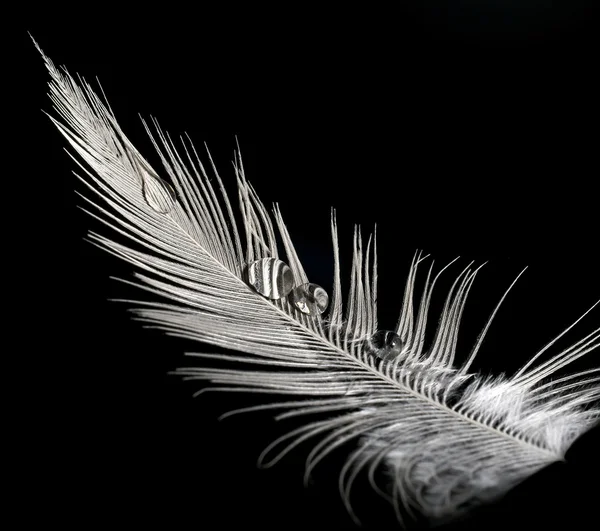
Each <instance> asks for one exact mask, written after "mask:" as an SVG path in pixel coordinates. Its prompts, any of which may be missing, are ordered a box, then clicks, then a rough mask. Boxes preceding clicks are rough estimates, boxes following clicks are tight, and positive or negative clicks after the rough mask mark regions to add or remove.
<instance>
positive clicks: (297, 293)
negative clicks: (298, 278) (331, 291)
mask: <svg viewBox="0 0 600 531" xmlns="http://www.w3.org/2000/svg"><path fill="white" fill-rule="evenodd" d="M292 303H293V304H294V306H295V307H296V308H297V309H298V310H300V311H301V312H302V313H305V314H307V315H318V314H321V313H323V312H324V311H325V310H326V309H327V306H328V305H329V295H327V292H326V291H325V290H324V289H323V288H322V287H321V286H319V285H317V284H310V283H309V284H302V285H301V286H298V287H297V288H294V290H293V291H292Z"/></svg>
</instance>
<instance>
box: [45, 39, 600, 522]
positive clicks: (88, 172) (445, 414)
mask: <svg viewBox="0 0 600 531" xmlns="http://www.w3.org/2000/svg"><path fill="white" fill-rule="evenodd" d="M40 52H41V50H40ZM44 60H45V61H46V65H47V67H48V69H49V71H50V74H51V76H52V82H51V83H50V96H51V99H52V101H53V103H54V108H55V110H56V113H57V115H58V116H57V117H51V118H52V121H53V122H54V124H55V125H56V126H57V127H58V129H59V130H60V132H61V133H62V134H63V135H64V137H65V138H66V139H67V141H68V142H69V144H70V146H71V148H72V150H73V151H74V152H75V153H77V155H78V156H79V158H80V160H81V161H83V163H85V165H82V164H80V163H79V162H78V164H79V166H80V168H81V172H82V173H81V174H80V175H78V176H79V177H80V179H81V181H82V182H83V183H85V184H86V185H87V186H88V187H89V188H90V189H91V190H92V191H93V192H94V193H96V194H97V196H98V198H99V199H100V200H101V201H98V202H95V201H90V200H89V199H86V201H88V202H89V203H90V205H91V206H92V207H93V208H94V212H90V214H91V215H93V216H96V217H97V218H98V219H100V220H101V221H103V222H104V223H105V224H106V225H107V226H109V227H111V228H112V229H113V230H115V231H117V232H118V233H120V234H122V235H124V236H126V237H127V238H129V239H130V241H131V243H132V245H131V246H126V245H123V244H120V243H117V242H116V241H113V240H111V239H110V238H108V237H105V236H103V235H100V234H91V236H90V237H91V239H92V240H93V241H94V242H95V243H96V244H97V245H99V246H100V247H102V248H104V249H106V250H108V251H109V252H111V253H113V254H115V255H117V256H119V257H120V258H122V259H124V260H126V261H128V262H130V263H132V264H134V265H135V266H136V267H138V268H139V270H140V271H141V272H140V273H137V274H136V278H137V279H138V282H137V283H136V284H137V285H139V286H140V287H142V288H144V289H146V290H147V291H150V292H152V293H155V294H156V295H159V296H161V297H162V299H163V300H164V301H165V302H153V303H145V304H144V306H145V307H144V308H143V309H141V310H139V312H138V315H139V318H140V319H141V320H142V321H145V322H147V323H150V324H152V325H154V326H156V327H159V328H160V329H162V330H164V331H165V332H167V333H168V334H171V335H175V336H180V337H184V338H188V339H192V340H196V341H200V342H204V343H210V344H212V345H218V346H222V347H226V348H228V349H232V350H236V351H239V353H238V354H200V353H198V354H193V355H192V356H194V357H195V358H197V359H202V358H206V359H208V358H218V359H219V360H221V361H223V362H234V363H236V362H244V363H245V364H255V365H256V369H255V370H247V369H236V368H235V367H233V368H232V367H231V366H230V365H229V363H224V364H223V366H222V367H219V368H205V367H202V366H201V365H200V366H192V367H188V368H182V369H180V370H179V371H178V373H179V374H180V375H181V376H182V377H185V378H187V379H192V380H196V379H197V380H204V381H205V380H208V381H210V382H212V383H213V384H214V388H215V389H219V390H224V391H238V390H245V391H251V392H255V393H265V394H270V393H273V394H281V393H286V394H289V395H297V397H298V398H297V399H295V400H292V401H289V402H284V403H282V402H278V403H275V404H265V405H264V406H259V407H255V408H246V409H245V410H239V411H237V412H241V411H249V410H256V409H271V408H272V409H282V410H284V411H285V412H284V413H282V414H281V415H280V416H281V417H285V416H288V417H289V416H299V415H307V414H312V413H331V414H332V415H331V416H329V417H327V418H324V419H323V418H321V419H320V420H316V421H312V422H307V423H306V424H305V425H303V426H302V427H300V428H298V429H296V430H295V431H293V432H292V433H289V434H287V435H286V436H284V437H281V438H279V439H278V440H276V441H275V442H273V443H272V444H271V445H270V446H269V447H268V448H267V449H266V450H265V452H263V454H262V455H261V461H262V463H263V464H264V465H265V466H270V465H272V464H274V463H276V462H277V461H278V460H280V459H281V458H282V457H283V456H284V455H285V454H286V453H287V452H289V451H290V450H291V449H292V448H294V447H295V446H296V445H298V444H300V442H302V441H304V440H307V439H309V438H312V437H319V438H320V440H319V441H318V442H316V444H315V446H314V447H313V449H312V451H311V452H310V454H309V457H308V460H307V468H306V477H308V475H309V474H310V472H311V471H312V469H313V468H314V467H315V466H316V465H317V464H318V463H319V462H320V461H321V460H322V459H323V458H324V457H326V456H327V455H328V454H329V453H330V452H331V451H332V450H334V449H335V448H336V447H338V446H341V445H342V444H343V443H344V442H346V441H348V440H352V439H354V440H357V446H356V450H355V451H354V452H353V453H352V454H351V455H350V456H349V458H348V461H347V464H346V465H345V466H344V467H343V469H342V471H341V474H340V479H339V487H340V491H341V493H342V495H343V499H344V502H345V504H346V506H347V507H348V510H349V511H351V510H352V509H351V506H350V490H351V487H352V484H353V482H354V481H355V479H356V477H357V475H358V473H359V472H361V471H365V470H366V471H367V472H368V474H369V478H370V480H371V483H372V484H373V487H374V488H375V489H376V490H377V491H378V492H381V494H382V495H383V496H385V497H387V498H388V499H389V500H390V501H391V502H392V503H393V505H394V507H395V510H396V513H397V515H398V518H399V519H402V518H403V516H405V515H406V514H411V513H413V512H415V510H416V511H417V512H420V513H422V514H424V515H425V516H427V517H428V518H430V519H431V520H433V521H436V520H440V519H446V518H449V517H454V516H456V515H458V514H460V513H462V512H463V511H465V510H466V509H468V508H470V507H471V506H473V505H476V504H479V503H482V502H486V501H489V500H492V499H494V498H497V497H498V496H500V495H502V494H503V493H505V492H506V491H507V490H508V489H510V488H511V487H512V486H514V485H515V484H517V483H519V482H520V481H522V480H523V479H525V478H526V477H528V476H529V475H531V474H533V473H534V472H536V471H537V470H539V469H541V468H542V467H545V466H547V465H548V464H550V463H552V462H555V461H559V460H562V459H563V457H564V455H565V452H566V451H567V449H568V448H569V447H570V445H571V444H572V443H573V441H574V440H575V439H576V438H577V437H579V436H580V435H581V434H582V433H584V432H585V431H587V430H588V429H590V427H592V426H593V425H594V424H595V423H596V422H597V421H598V418H599V416H600V408H599V407H598V400H599V399H600V386H598V382H599V381H600V376H599V372H600V369H591V370H585V371H582V372H579V373H576V374H572V375H568V376H560V377H557V376H555V375H556V373H557V371H559V370H562V369H564V367H565V366H567V365H568V364H569V363H571V362H573V361H575V360H576V359H578V358H580V357H581V356H584V355H585V354H587V353H589V352H591V351H592V350H593V349H595V348H597V347H598V346H599V345H600V328H598V329H596V330H594V331H593V332H592V333H590V334H589V335H587V336H586V337H584V338H583V339H582V340H580V341H578V342H577V343H575V344H574V345H573V346H571V347H569V348H567V349H566V350H563V351H562V352H559V353H556V354H554V355H552V356H551V357H550V358H549V359H546V358H542V355H543V354H545V353H546V351H547V350H548V349H549V348H550V347H552V346H553V345H554V342H555V341H556V340H554V341H552V342H550V343H549V344H548V345H547V346H546V347H544V348H543V349H542V350H541V351H540V352H538V353H537V354H536V355H535V356H533V358H532V359H531V361H530V362H529V363H527V364H526V365H525V366H524V367H523V368H521V369H520V370H519V371H518V372H517V373H516V374H515V375H514V376H512V377H505V376H503V377H498V378H484V377H482V376H480V375H477V374H473V373H470V372H469V369H470V366H471V364H472V362H473V360H474V358H475V356H476V355H477V353H478V351H479V348H480V346H481V344H482V341H483V338H484V336H485V334H486V332H487V329H488V327H489V325H490V323H491V321H492V319H493V317H494V315H495V313H496V311H497V310H498V308H499V306H500V303H501V302H502V300H503V299H504V297H503V298H502V300H501V301H500V303H499V304H498V306H497V307H496V309H495V310H494V312H493V314H492V316H491V317H490V319H489V321H488V323H487V324H486V326H485V327H484V330H483V332H482V333H481V335H480V336H479V338H478V340H477V341H476V343H475V345H474V347H473V349H472V352H471V353H470V354H469V355H468V356H467V358H466V362H464V363H463V364H462V365H459V366H455V350H456V346H457V334H458V330H459V326H460V322H461V317H462V313H463V310H464V307H465V303H466V299H467V296H468V293H469V290H470V289H471V286H472V285H473V282H474V280H475V277H476V275H477V272H478V269H472V267H471V265H469V266H468V267H467V268H465V269H464V270H463V271H462V273H460V275H459V276H458V277H457V279H456V281H455V282H454V284H453V285H452V287H451V289H450V291H449V293H448V295H447V300H446V303H445V305H444V308H443V310H442V313H441V315H440V316H439V324H438V327H437V331H436V333H435V338H434V340H433V342H432V343H431V344H426V342H425V335H426V332H428V331H429V328H430V325H429V322H430V320H431V319H430V318H429V317H428V310H429V305H430V301H431V297H432V292H433V289H434V286H435V284H436V282H437V280H438V278H439V276H440V274H441V273H442V271H444V269H446V268H444V269H442V271H439V272H438V273H436V274H435V276H434V270H433V266H430V268H429V270H428V272H427V280H426V282H425V286H424V288H423V291H422V293H421V294H420V297H419V296H417V293H416V290H415V279H416V275H417V271H418V269H419V267H420V266H421V264H422V262H423V261H424V260H425V257H422V256H421V254H417V255H415V258H414V259H413V262H412V264H411V265H410V268H409V271H408V279H407V282H406V287H405V292H404V299H403V302H402V308H401V313H400V318H399V320H398V325H397V328H396V332H397V333H398V335H399V336H400V337H401V339H402V340H403V343H404V349H403V351H402V354H401V356H399V357H397V358H396V359H395V360H394V361H383V360H380V359H378V358H376V357H373V356H372V355H370V354H369V353H368V352H367V350H366V349H365V341H364V340H365V339H366V338H369V337H370V336H371V335H372V334H373V333H374V332H375V331H376V330H377V329H378V325H377V313H376V302H377V259H376V241H375V237H369V239H368V242H367V244H366V248H363V238H362V236H361V233H360V230H356V232H355V235H354V247H353V261H352V272H351V281H350V292H349V294H348V297H347V298H346V301H345V303H344V302H343V300H342V294H341V280H340V275H341V272H340V260H339V254H338V236H337V226H336V220H335V215H334V214H332V219H331V234H332V240H333V247H334V279H333V292H332V294H331V295H332V297H331V304H330V309H329V312H328V314H327V317H323V316H320V315H318V316H306V315H303V314H301V313H299V312H297V311H295V310H294V308H293V306H292V305H291V304H290V302H289V301H288V300H287V299H282V300H277V301H272V300H268V299H266V298H264V297H262V296H260V295H259V294H257V293H256V292H255V291H254V290H252V289H251V288H250V287H249V286H248V285H247V283H246V282H245V280H244V270H245V267H246V266H247V265H248V264H249V263H250V262H252V261H254V260H257V259H259V258H263V257H275V258H277V257H280V255H279V252H278V246H277V241H278V239H279V241H281V243H282V246H283V249H284V250H285V257H280V258H282V259H284V260H285V261H286V262H287V263H288V264H289V266H290V268H291V269H292V272H293V274H294V280H295V283H296V284H297V285H299V284H302V283H306V282H308V281H309V279H308V277H307V275H306V273H305V271H304V269H303V267H302V264H301V262H300V259H299V257H298V256H297V254H296V251H295V249H294V246H293V244H292V241H291V238H290V235H289V234H288V231H287V229H286V226H285V223H284V221H283V218H282V215H281V212H280V211H279V209H278V208H277V207H275V209H274V211H273V214H272V216H271V215H269V213H268V212H267V209H266V208H265V207H264V205H263V204H262V203H261V201H260V200H259V199H258V196H257V194H256V192H255V191H254V190H253V188H252V187H251V186H250V185H249V184H248V182H247V180H246V176H245V174H244V168H243V164H242V160H241V157H240V156H239V154H238V155H237V156H236V161H235V175H236V179H237V184H238V199H239V207H240V212H241V221H242V225H241V229H238V222H237V221H236V219H237V218H236V216H237V214H236V213H234V209H233V206H232V204H231V202H230V200H229V198H228V196H227V193H226V192H225V186H224V184H223V182H222V181H221V178H220V176H219V174H218V172H217V170H216V168H215V167H214V164H212V160H210V159H209V160H210V164H211V171H212V175H213V176H214V181H211V179H210V178H209V176H208V172H207V171H206V169H205V167H204V166H203V163H202V162H201V161H200V158H199V157H198V155H197V153H196V151H195V149H194V147H193V146H192V144H191V142H190V141H189V140H182V147H181V150H180V151H177V150H176V148H175V145H174V143H173V141H172V140H171V139H170V137H169V136H168V135H166V134H165V133H163V132H162V131H161V130H160V128H159V127H158V125H157V124H156V122H154V123H153V125H154V127H155V129H156V134H155V137H153V142H154V144H155V146H156V148H157V150H158V152H159V154H160V157H161V161H162V164H163V167H162V168H161V170H160V171H156V170H155V169H153V168H152V167H151V166H150V164H149V163H148V162H147V161H146V160H145V159H144V158H143V157H142V156H141V154H140V153H139V152H138V151H137V150H136V149H135V147H134V146H133V145H132V144H131V143H130V142H129V140H128V139H127V137H126V136H125V134H124V133H123V131H122V130H121V129H120V127H119V125H118V124H117V122H116V120H115V117H114V116H113V114H112V112H111V110H110V108H108V107H107V106H106V105H105V104H104V103H103V102H102V101H101V100H100V98H98V96H96V95H95V94H94V92H93V91H92V90H91V88H90V87H89V86H88V85H87V84H86V83H85V82H84V81H82V80H81V81H80V83H79V84H78V83H77V82H76V81H75V80H74V79H73V78H72V77H70V76H69V75H68V74H67V73H66V71H65V72H61V71H59V70H58V69H57V68H56V67H55V66H54V65H53V63H52V62H51V61H50V60H49V59H48V58H46V57H44ZM145 126H146V129H147V130H148V133H150V127H149V126H148V125H147V124H145ZM161 175H162V176H163V177H161ZM167 180H168V181H169V182H170V183H172V184H169V182H167ZM82 197H83V196H82ZM84 199H85V198H84ZM449 265H450V264H449ZM515 282H516V281H515ZM513 284H514V283H513ZM511 287H512V285H511V286H510V287H509V290H510V288H511ZM506 293H508V290H507V292H506ZM505 296H506V294H505ZM596 304H598V303H596ZM594 306H596V305H594ZM592 308H593V307H592ZM589 311H591V309H590V310H588V312H586V314H584V316H585V315H587V313H589ZM582 318H583V316H582ZM579 320H580V319H578V320H577V321H576V323H577V322H579ZM576 323H573V325H571V326H570V327H569V328H567V329H566V330H565V331H564V332H563V333H562V334H560V336H558V337H562V336H563V335H564V334H565V333H566V332H568V331H569V330H570V329H571V328H572V327H573V326H574V325H575V324H576ZM556 339H558V338H556ZM553 376H555V379H554V380H553V381H552V380H551V377H553ZM232 413H236V412H232ZM381 466H383V467H384V468H385V470H386V471H387V474H388V476H389V477H390V478H391V479H392V482H391V483H392V485H393V487H392V489H391V490H390V491H384V490H383V489H382V488H381V487H380V486H378V485H376V484H375V481H374V477H375V470H376V469H377V468H378V467H381Z"/></svg>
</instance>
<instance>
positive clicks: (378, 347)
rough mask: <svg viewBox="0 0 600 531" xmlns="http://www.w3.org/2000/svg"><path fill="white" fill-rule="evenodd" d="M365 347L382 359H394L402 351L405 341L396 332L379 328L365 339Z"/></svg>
mask: <svg viewBox="0 0 600 531" xmlns="http://www.w3.org/2000/svg"><path fill="white" fill-rule="evenodd" d="M364 348H365V350H366V351H367V352H368V353H369V354H373V355H374V356H377V357H378V358H380V359H382V360H393V359H395V358H396V357H397V356H398V355H399V354H400V353H401V352H402V349H403V348H404V341H402V339H400V336H399V335H398V334H396V332H392V331H391V330H378V331H377V332H375V333H374V334H373V335H372V336H371V337H370V338H369V339H367V340H366V341H365V346H364Z"/></svg>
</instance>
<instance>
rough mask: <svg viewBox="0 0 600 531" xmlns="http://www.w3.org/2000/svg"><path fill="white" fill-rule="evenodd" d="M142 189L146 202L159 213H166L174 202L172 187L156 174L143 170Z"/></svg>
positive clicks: (174, 196) (174, 195)
mask: <svg viewBox="0 0 600 531" xmlns="http://www.w3.org/2000/svg"><path fill="white" fill-rule="evenodd" d="M142 191H143V194H144V199H145V200H146V203H148V205H150V206H151V207H152V208H153V209H154V210H156V212H158V213H159V214H168V213H169V212H170V211H171V210H172V209H173V207H174V206H175V202H176V197H177V196H176V194H175V190H174V189H173V187H172V186H171V185H170V184H169V183H168V182H166V181H164V180H162V179H161V178H160V177H158V176H156V175H151V174H150V173H148V172H144V177H143V182H142Z"/></svg>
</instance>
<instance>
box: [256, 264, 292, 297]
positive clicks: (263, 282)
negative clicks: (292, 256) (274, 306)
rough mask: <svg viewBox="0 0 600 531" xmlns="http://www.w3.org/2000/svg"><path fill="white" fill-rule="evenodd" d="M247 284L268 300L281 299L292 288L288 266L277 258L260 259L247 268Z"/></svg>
mask: <svg viewBox="0 0 600 531" xmlns="http://www.w3.org/2000/svg"><path fill="white" fill-rule="evenodd" d="M248 284H250V285H251V286H252V287H253V288H254V289H255V290H256V291H258V293H260V294H261V295H263V296H265V297H267V298H268V299H281V298H282V297H285V296H286V295H288V293H289V292H290V291H292V288H293V287H294V275H293V273H292V270H291V269H290V268H289V266H288V265H287V264H286V263H285V262H282V261H281V260H278V259H277V258H261V259H260V260H257V261H256V262H252V263H251V264H250V265H249V266H248Z"/></svg>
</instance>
